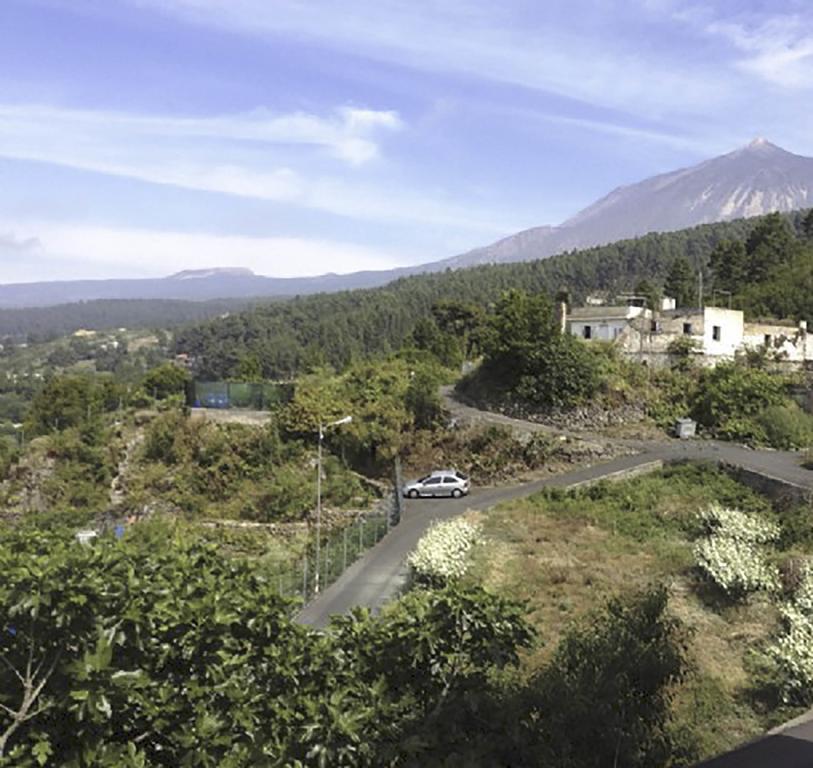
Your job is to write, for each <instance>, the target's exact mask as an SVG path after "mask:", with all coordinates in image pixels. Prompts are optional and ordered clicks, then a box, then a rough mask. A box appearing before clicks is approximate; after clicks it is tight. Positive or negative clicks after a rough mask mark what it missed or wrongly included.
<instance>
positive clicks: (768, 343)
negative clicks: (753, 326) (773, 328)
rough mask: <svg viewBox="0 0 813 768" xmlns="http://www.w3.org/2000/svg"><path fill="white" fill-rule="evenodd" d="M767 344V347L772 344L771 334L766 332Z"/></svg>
mask: <svg viewBox="0 0 813 768" xmlns="http://www.w3.org/2000/svg"><path fill="white" fill-rule="evenodd" d="M765 346H766V347H770V346H771V334H770V333H766V334H765Z"/></svg>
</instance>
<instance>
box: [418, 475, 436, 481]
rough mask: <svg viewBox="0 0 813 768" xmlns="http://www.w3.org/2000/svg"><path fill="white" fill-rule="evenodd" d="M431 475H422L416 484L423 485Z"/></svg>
mask: <svg viewBox="0 0 813 768" xmlns="http://www.w3.org/2000/svg"><path fill="white" fill-rule="evenodd" d="M430 477H432V475H424V476H423V477H419V478H418V479H417V480H416V481H415V482H416V483H425V482H426V481H427V480H428V479H429V478H430Z"/></svg>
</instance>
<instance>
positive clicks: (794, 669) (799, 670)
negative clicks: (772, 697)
mask: <svg viewBox="0 0 813 768" xmlns="http://www.w3.org/2000/svg"><path fill="white" fill-rule="evenodd" d="M782 625H783V630H784V631H783V632H782V634H781V635H780V636H779V638H778V639H777V640H776V641H775V642H774V643H773V644H772V645H770V646H768V658H769V659H771V660H772V661H773V663H774V664H775V665H776V671H777V677H778V679H779V680H780V689H781V691H782V697H783V699H784V700H785V701H786V702H787V703H799V704H810V703H811V701H813V617H811V615H810V614H809V613H805V612H804V611H801V610H799V608H798V607H797V606H796V605H795V604H794V603H790V604H789V605H786V606H784V607H783V608H782Z"/></svg>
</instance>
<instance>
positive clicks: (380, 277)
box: [0, 138, 813, 308]
mask: <svg viewBox="0 0 813 768" xmlns="http://www.w3.org/2000/svg"><path fill="white" fill-rule="evenodd" d="M811 206H813V158H810V157H803V156H801V155H795V154H793V153H791V152H787V151H786V150H784V149H782V148H780V147H777V146H776V145H775V144H772V143H771V142H770V141H768V140H767V139H764V138H757V139H754V140H753V141H752V142H750V143H749V144H747V145H746V146H744V147H741V148H740V149H736V150H734V151H733V152H729V153H728V154H725V155H721V156H720V157H716V158H713V159H711V160H706V161H705V162H702V163H699V164H698V165H695V166H692V167H690V168H682V169H679V170H677V171H671V172H669V173H663V174H660V175H658V176H653V177H652V178H649V179H645V180H644V181H641V182H638V183H636V184H630V185H628V186H623V187H618V188H617V189H614V190H613V191H612V192H610V193H609V194H608V195H605V196H604V197H602V198H601V199H600V200H597V201H596V202H595V203H593V204H592V205H590V206H588V207H587V208H585V209H584V210H583V211H581V212H579V213H577V214H576V215H575V216H573V217H571V218H570V219H568V220H567V221H565V222H564V223H563V224H561V225H560V226H540V227H533V228H531V229H526V230H524V231H522V232H518V233H517V234H514V235H511V236H510V237H506V238H503V239H502V240H499V241H497V242H496V243H492V244H491V245H487V246H484V247H481V248H475V249H474V250H471V251H468V252H466V253H463V254H461V255H459V256H453V257H452V258H448V259H443V260H441V261H435V262H432V263H429V264H422V265H419V266H414V267H404V268H401V269H393V270H387V271H380V272H354V273H351V274H344V275H337V274H333V273H331V274H326V275H320V276H317V277H299V278H272V277H262V276H260V275H255V274H254V273H253V272H252V271H251V270H249V269H244V268H239V267H221V268H211V269H194V270H184V271H182V272H177V273H176V274H174V275H171V276H170V277H167V278H161V279H149V280H78V281H60V282H49V283H18V284H8V285H0V308H2V307H9V308H10V307H36V306H49V305H53V304H65V303H70V302H76V301H88V300H94V299H183V300H190V301H206V300H210V299H226V298H260V297H267V298H283V297H286V296H295V295H298V294H309V293H322V292H335V291H342V290H350V289H354V288H373V287H376V286H379V285H384V284H386V283H389V282H391V281H393V280H395V279H397V278H399V277H405V276H407V275H413V274H418V273H421V272H438V271H441V270H445V269H460V268H463V267H471V266H476V265H479V264H495V263H504V262H512V261H530V260H533V259H543V258H546V257H548V256H553V255H554V254H557V253H562V252H564V251H569V250H573V249H581V248H589V247H592V246H596V245H605V244H608V243H613V242H616V241H619V240H625V239H629V238H634V237H638V236H640V235H644V234H647V233H649V232H673V231H677V230H679V229H686V228H688V227H693V226H697V225H699V224H710V223H714V222H718V221H730V220H732V219H737V218H743V217H750V216H759V215H763V214H766V213H771V212H773V211H782V212H785V211H792V210H797V209H800V208H807V207H811Z"/></svg>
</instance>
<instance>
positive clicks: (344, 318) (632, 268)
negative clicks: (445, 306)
mask: <svg viewBox="0 0 813 768" xmlns="http://www.w3.org/2000/svg"><path fill="white" fill-rule="evenodd" d="M787 219H788V221H789V222H790V224H791V225H792V227H793V228H794V229H795V230H796V231H797V232H801V231H802V219H803V215H802V214H801V213H793V214H790V215H789V216H788V217H787ZM758 221H760V219H740V220H737V221H733V222H725V223H719V224H710V225H704V226H700V227H694V228H692V229H687V230H683V231H680V232H672V233H666V234H649V235H646V236H644V237H641V238H638V239H635V240H625V241H622V242H619V243H614V244H612V245H608V246H601V247H596V248H590V249H588V250H585V251H575V252H571V253H566V254H562V255H559V256H554V257H552V258H549V259H544V260H539V261H533V262H523V263H516V264H500V265H489V266H482V267H476V268H473V269H465V270H458V271H447V272H445V273H442V274H431V275H418V276H414V277H409V278H403V279H401V280H397V281H395V282H394V283H391V284H390V285H388V286H385V287H384V288H376V289H371V290H363V291H346V292H343V293H335V294H322V295H318V296H309V297H304V298H297V299H294V300H292V301H287V302H281V303H277V304H272V305H267V306H261V307H257V308H255V309H253V310H250V311H246V312H242V313H239V314H235V315H233V316H231V317H229V318H226V319H224V320H213V321H208V322H205V323H202V324H199V325H195V326H192V327H190V328H187V329H184V330H182V331H181V332H180V333H179V334H178V337H177V348H178V351H183V352H188V353H190V354H192V355H194V356H195V357H196V358H197V359H198V364H199V367H200V373H201V374H202V375H204V376H210V377H221V376H229V375H233V374H235V373H236V372H237V371H238V370H240V368H241V366H244V365H245V364H246V362H248V363H249V364H250V366H251V367H252V368H256V369H258V371H259V372H261V373H262V375H263V376H265V377H268V378H274V377H287V376H290V375H292V374H294V373H296V372H297V371H300V370H302V369H304V368H307V367H309V366H312V365H315V364H324V363H328V364H330V365H333V366H335V367H337V368H343V367H344V366H346V365H347V364H348V363H349V362H350V361H351V360H353V359H356V358H359V357H369V356H374V355H379V354H386V353H387V352H390V351H392V350H395V349H398V348H399V347H400V346H401V344H402V343H403V342H404V340H405V339H406V338H407V337H408V336H409V334H410V333H411V332H412V330H413V329H414V327H415V325H416V323H417V322H418V321H419V320H420V319H422V318H426V317H427V316H428V315H429V313H430V310H431V308H432V306H433V305H434V304H435V303H436V302H438V301H442V300H449V299H454V300H459V301H463V302H470V303H472V304H476V305H479V306H487V305H489V304H490V303H492V302H494V301H496V300H497V299H498V298H499V296H500V295H501V293H502V292H503V291H505V290H506V289H510V288H521V289H523V290H526V291H528V292H532V293H533V292H539V291H545V292H548V293H554V292H556V291H558V290H560V289H567V290H568V291H569V292H570V295H571V298H572V299H573V300H575V301H579V300H581V299H583V297H584V295H585V294H587V293H588V292H590V291H595V290H606V291H620V290H630V289H633V288H634V287H635V286H636V285H637V284H638V283H639V282H640V281H641V280H649V281H651V282H653V283H657V284H662V283H663V282H664V281H665V280H666V278H667V276H668V275H669V272H670V270H671V268H672V266H673V265H674V263H675V261H676V260H677V259H678V258H679V257H684V258H685V259H686V260H687V261H688V264H689V266H690V267H691V268H692V269H694V270H698V269H700V268H702V269H703V270H704V271H706V272H707V274H706V277H710V273H708V271H707V270H708V262H709V257H710V255H711V253H712V252H713V251H714V249H715V248H716V246H717V245H718V244H719V243H721V242H723V241H741V240H745V239H747V237H748V236H749V234H750V233H751V231H752V230H753V228H754V227H755V225H756V223H757V222H758Z"/></svg>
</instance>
